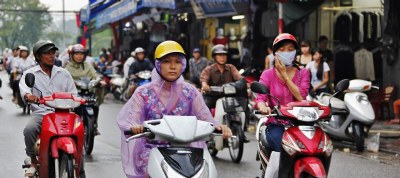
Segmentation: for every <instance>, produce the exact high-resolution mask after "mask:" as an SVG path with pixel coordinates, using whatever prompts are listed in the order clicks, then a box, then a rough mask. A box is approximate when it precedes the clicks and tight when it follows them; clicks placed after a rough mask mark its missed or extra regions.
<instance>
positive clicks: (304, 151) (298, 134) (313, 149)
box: [282, 126, 325, 156]
mask: <svg viewBox="0 0 400 178" xmlns="http://www.w3.org/2000/svg"><path fill="white" fill-rule="evenodd" d="M313 128H314V129H315V131H314V136H313V137H312V138H308V137H307V136H306V135H304V133H303V131H301V130H300V127H299V126H293V127H290V128H288V129H287V130H286V131H285V133H284V134H283V137H282V140H284V141H286V142H289V143H290V142H291V140H292V141H294V143H295V144H296V145H297V146H298V147H299V149H300V152H301V155H310V156H312V155H319V154H323V147H322V148H318V147H319V145H320V143H321V141H325V140H324V138H325V133H324V131H322V129H321V128H319V127H313ZM289 137H290V139H289ZM299 143H301V144H302V145H303V146H300V145H299ZM297 154H299V153H297Z"/></svg>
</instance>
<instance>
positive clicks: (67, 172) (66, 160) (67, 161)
mask: <svg viewBox="0 0 400 178" xmlns="http://www.w3.org/2000/svg"><path fill="white" fill-rule="evenodd" d="M72 159H73V158H72V155H68V154H66V153H62V156H61V159H60V167H59V169H60V170H59V173H60V178H74V165H73V160H72Z"/></svg>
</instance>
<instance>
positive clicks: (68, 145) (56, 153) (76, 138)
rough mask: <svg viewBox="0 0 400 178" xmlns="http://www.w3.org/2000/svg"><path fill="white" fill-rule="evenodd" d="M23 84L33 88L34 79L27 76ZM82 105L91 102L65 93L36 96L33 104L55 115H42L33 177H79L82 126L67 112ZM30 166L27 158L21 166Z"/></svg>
mask: <svg viewBox="0 0 400 178" xmlns="http://www.w3.org/2000/svg"><path fill="white" fill-rule="evenodd" d="M25 83H26V85H27V86H28V87H30V88H34V83H35V76H34V75H33V74H31V73H28V74H26V77H25ZM35 89H37V88H35ZM37 90H38V89H37ZM38 91H40V90H38ZM86 102H91V101H85V100H83V99H81V98H78V97H75V96H73V95H72V93H66V92H57V93H53V94H52V95H51V96H45V97H43V96H40V100H39V101H38V102H37V103H36V104H44V105H46V106H48V107H51V108H54V109H55V112H54V113H49V114H46V115H44V116H43V122H42V127H41V132H40V135H39V136H38V140H37V142H36V144H35V154H36V155H37V158H38V161H39V164H38V165H37V168H36V169H37V170H38V171H37V172H36V173H35V174H36V175H35V176H34V177H45V178H47V177H57V178H58V177H69V178H70V177H75V176H76V177H79V174H80V171H79V170H80V167H81V166H82V165H81V163H82V149H83V144H84V126H83V124H82V120H81V118H80V117H79V116H78V115H76V114H75V113H73V112H71V109H74V108H76V107H79V106H80V105H82V104H85V103H86ZM30 166H31V165H30V161H29V160H28V159H27V160H25V165H23V166H22V167H23V168H29V167H30Z"/></svg>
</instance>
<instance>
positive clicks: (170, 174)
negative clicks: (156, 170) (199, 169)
mask: <svg viewBox="0 0 400 178" xmlns="http://www.w3.org/2000/svg"><path fill="white" fill-rule="evenodd" d="M161 168H162V170H163V172H164V175H165V176H166V177H171V178H172V177H174V178H175V177H176V178H185V177H184V176H182V175H180V174H179V173H178V172H176V171H175V170H174V169H173V168H172V167H171V166H169V165H168V163H167V162H166V161H165V160H162V161H161Z"/></svg>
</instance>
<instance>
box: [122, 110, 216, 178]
mask: <svg viewBox="0 0 400 178" xmlns="http://www.w3.org/2000/svg"><path fill="white" fill-rule="evenodd" d="M144 128H145V132H144V133H141V134H137V135H134V136H131V137H129V138H128V139H126V142H129V140H132V139H136V138H140V137H147V139H151V140H158V141H167V142H169V143H170V146H169V147H155V148H152V149H151V151H150V157H149V162H148V167H147V171H148V174H149V176H150V177H157V178H169V177H173V178H176V177H178V178H179V177H194V178H202V177H209V178H216V177H218V175H217V169H216V167H215V164H214V162H213V160H212V157H211V155H210V153H209V152H208V150H207V148H194V147H190V146H189V145H190V143H191V142H195V141H207V140H209V139H210V136H211V135H221V134H216V133H213V132H214V131H215V126H214V125H213V124H212V123H210V122H206V121H201V120H197V118H196V117H195V116H168V115H164V116H163V118H162V119H159V120H150V121H145V122H144ZM125 135H133V134H132V132H131V131H130V130H128V131H125Z"/></svg>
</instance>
